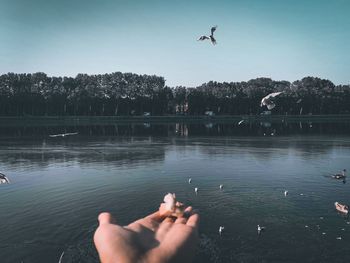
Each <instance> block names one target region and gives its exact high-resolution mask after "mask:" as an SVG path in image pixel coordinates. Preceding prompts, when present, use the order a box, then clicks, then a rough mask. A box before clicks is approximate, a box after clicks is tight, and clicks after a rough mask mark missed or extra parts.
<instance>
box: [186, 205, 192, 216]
mask: <svg viewBox="0 0 350 263" xmlns="http://www.w3.org/2000/svg"><path fill="white" fill-rule="evenodd" d="M192 211H193V208H192V206H188V207H187V208H186V209H185V212H184V217H186V218H189V217H190V216H191V215H192Z"/></svg>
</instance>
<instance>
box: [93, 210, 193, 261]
mask: <svg viewBox="0 0 350 263" xmlns="http://www.w3.org/2000/svg"><path fill="white" fill-rule="evenodd" d="M98 220H99V227H98V228H97V230H96V232H95V235H94V242H95V246H96V248H97V251H98V253H99V256H100V260H101V262H102V263H129V262H130V263H131V262H133V263H137V262H140V263H141V262H142V263H151V262H152V263H177V262H179V263H180V262H181V263H186V262H191V261H192V259H193V256H194V254H195V249H196V244H197V241H198V223H199V215H198V214H196V213H193V211H192V208H191V207H188V208H187V209H186V213H185V216H184V217H179V218H177V219H176V218H175V219H173V218H170V217H166V218H162V217H161V216H160V215H159V212H158V211H157V212H155V213H153V214H151V215H148V216H146V217H144V218H142V219H139V220H137V221H135V222H133V223H131V224H129V225H128V226H120V225H117V224H116V223H115V220H114V218H113V217H112V216H111V214H109V213H101V214H100V215H99V217H98Z"/></svg>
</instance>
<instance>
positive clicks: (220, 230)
mask: <svg viewBox="0 0 350 263" xmlns="http://www.w3.org/2000/svg"><path fill="white" fill-rule="evenodd" d="M224 229H225V227H223V226H220V227H219V234H220V236H221V234H222V231H223V230H224Z"/></svg>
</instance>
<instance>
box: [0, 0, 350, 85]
mask: <svg viewBox="0 0 350 263" xmlns="http://www.w3.org/2000/svg"><path fill="white" fill-rule="evenodd" d="M349 14H350V1H348V0H332V1H329V0H327V1H324V0H293V1H292V0H283V1H282V0H264V1H261V0H228V1H213V0H212V1H206V0H198V1H191V0H186V1H182V0H178V1H167V0H148V1H141V0H140V1H131V0H129V1H127V0H125V1H124V0H95V1H93V0H0V36H1V37H0V74H5V73H7V72H15V73H34V72H45V73H47V74H48V75H49V76H72V77H74V76H76V74H78V73H87V74H100V73H111V72H116V71H121V72H132V73H137V74H151V75H154V74H155V75H159V76H163V77H164V78H165V80H166V85H168V86H171V87H174V86H179V85H183V86H187V87H193V86H198V85H200V84H202V83H204V82H207V81H210V80H214V81H228V82H231V81H234V82H235V81H248V80H249V79H253V78H257V77H269V78H272V79H274V80H288V81H294V80H297V79H301V78H303V77H305V76H315V77H320V78H325V79H329V80H331V81H333V82H334V83H335V84H349V83H350V15H349ZM214 25H217V26H218V28H217V31H216V32H215V37H216V39H217V45H216V46H213V45H212V44H211V43H210V42H209V41H204V42H200V41H197V38H198V37H199V36H200V35H202V34H209V32H210V28H211V26H214Z"/></svg>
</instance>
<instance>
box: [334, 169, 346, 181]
mask: <svg viewBox="0 0 350 263" xmlns="http://www.w3.org/2000/svg"><path fill="white" fill-rule="evenodd" d="M332 177H333V178H334V179H344V178H346V169H343V171H342V173H341V174H334V175H332Z"/></svg>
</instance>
